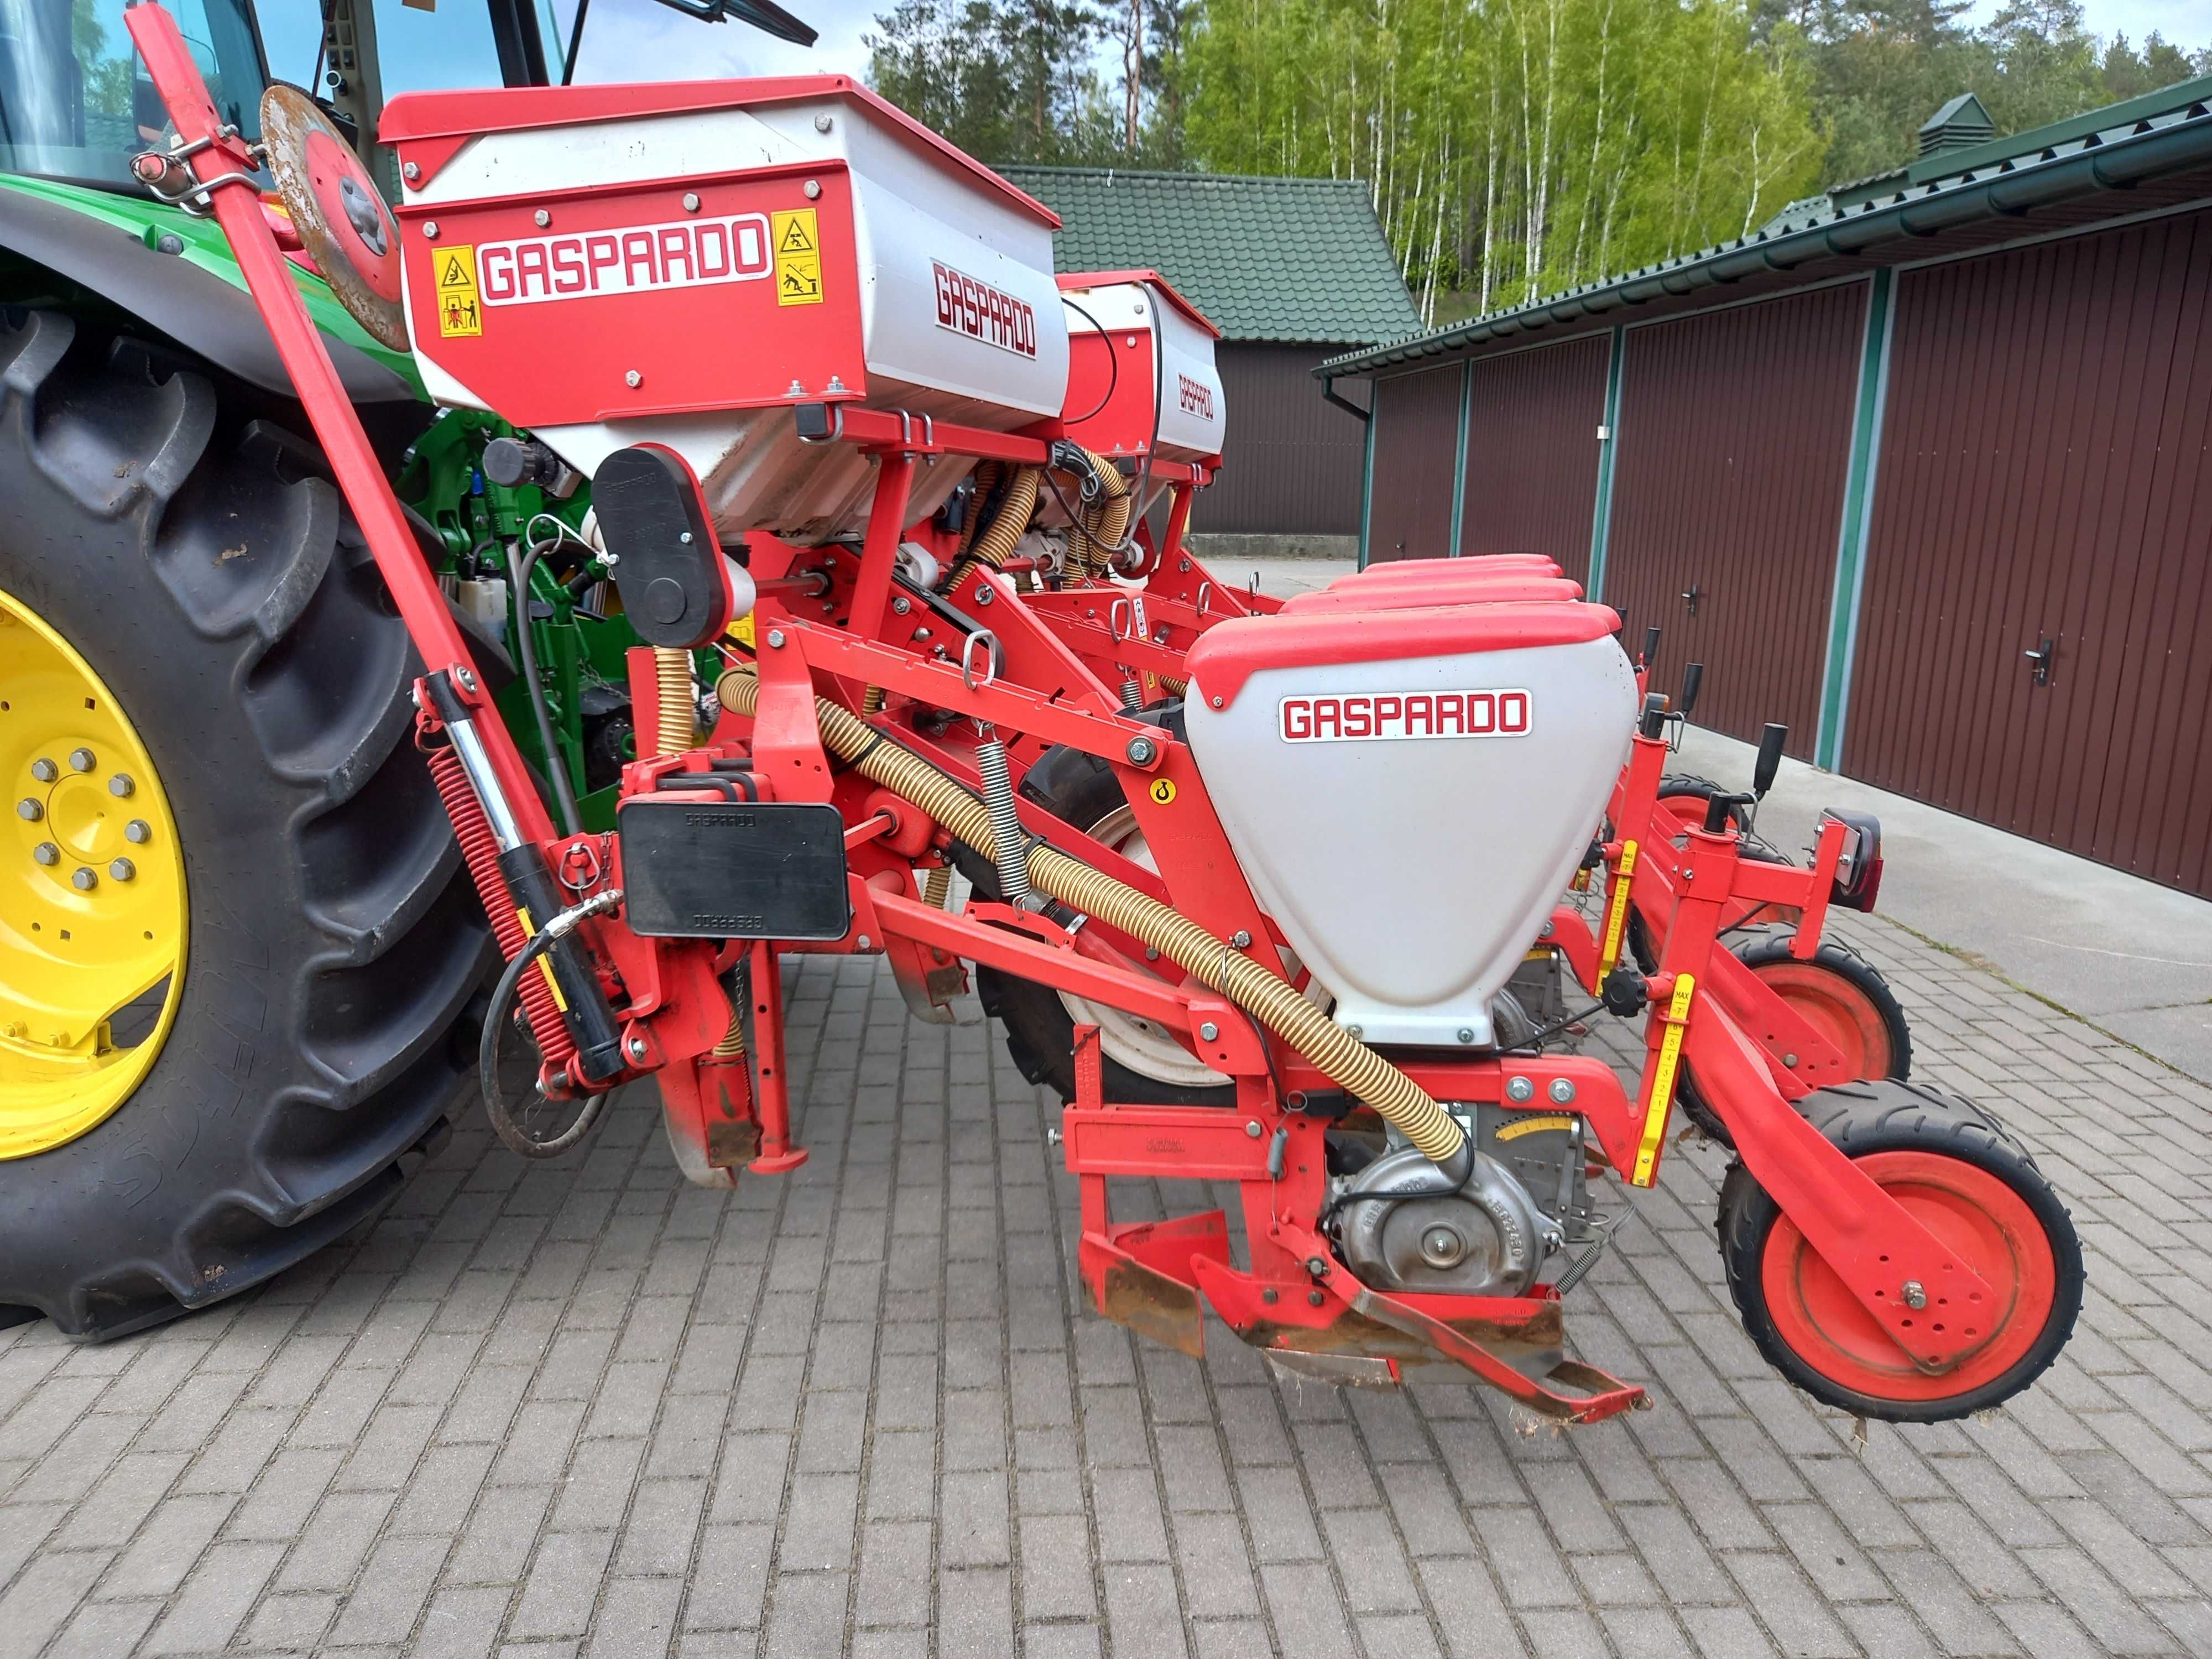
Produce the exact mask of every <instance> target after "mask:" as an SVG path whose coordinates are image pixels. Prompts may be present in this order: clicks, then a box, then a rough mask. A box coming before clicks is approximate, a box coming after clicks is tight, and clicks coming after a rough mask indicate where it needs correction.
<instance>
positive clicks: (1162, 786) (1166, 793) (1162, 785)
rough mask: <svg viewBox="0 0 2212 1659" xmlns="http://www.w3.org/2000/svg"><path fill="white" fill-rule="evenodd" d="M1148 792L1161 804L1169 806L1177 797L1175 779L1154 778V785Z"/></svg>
mask: <svg viewBox="0 0 2212 1659" xmlns="http://www.w3.org/2000/svg"><path fill="white" fill-rule="evenodd" d="M1148 793H1150V794H1151V795H1152V799H1154V800H1156V801H1158V803H1159V804H1160V805H1163V806H1167V805H1172V804H1173V802H1174V800H1175V798H1176V787H1175V780H1174V779H1172V778H1154V779H1153V780H1152V788H1151V790H1150V791H1149V792H1148Z"/></svg>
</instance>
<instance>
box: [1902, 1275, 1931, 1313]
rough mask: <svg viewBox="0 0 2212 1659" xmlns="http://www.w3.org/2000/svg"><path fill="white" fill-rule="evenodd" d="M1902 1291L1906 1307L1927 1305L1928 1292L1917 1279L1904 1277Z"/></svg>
mask: <svg viewBox="0 0 2212 1659" xmlns="http://www.w3.org/2000/svg"><path fill="white" fill-rule="evenodd" d="M1904 1293H1905V1306H1906V1307H1908V1308H1924V1307H1926V1306H1927V1305H1928V1292H1927V1291H1926V1289H1925V1288H1923V1286H1922V1285H1921V1283H1920V1281H1919V1280H1918V1279H1906V1280H1905V1285H1904Z"/></svg>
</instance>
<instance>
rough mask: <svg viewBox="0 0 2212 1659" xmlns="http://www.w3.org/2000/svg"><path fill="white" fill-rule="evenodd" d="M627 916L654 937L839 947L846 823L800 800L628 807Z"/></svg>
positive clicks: (622, 824)
mask: <svg viewBox="0 0 2212 1659" xmlns="http://www.w3.org/2000/svg"><path fill="white" fill-rule="evenodd" d="M615 831H616V834H617V835H618V836H621V838H622V868H623V894H624V897H623V914H624V915H625V917H626V918H627V920H628V921H629V925H630V927H631V928H632V929H633V930H634V931H635V932H637V933H644V934H647V936H649V937H652V938H654V939H842V938H844V937H845V930H846V929H847V927H849V926H850V925H851V922H852V909H851V907H850V905H849V904H848V902H847V898H846V891H845V821H844V819H843V818H842V817H841V816H840V815H839V813H838V811H837V809H836V807H834V806H827V805H809V804H807V803H804V802H796V801H765V802H762V803H760V804H758V805H753V804H750V803H732V804H729V805H721V804H718V803H711V802H705V801H678V800H652V799H641V800H632V801H625V802H624V803H623V806H622V810H621V811H619V812H617V814H616V815H615Z"/></svg>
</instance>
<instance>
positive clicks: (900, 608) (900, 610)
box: [891, 593, 914, 617]
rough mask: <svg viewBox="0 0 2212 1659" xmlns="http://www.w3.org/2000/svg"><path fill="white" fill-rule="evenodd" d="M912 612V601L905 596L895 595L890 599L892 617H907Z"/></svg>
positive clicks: (901, 594)
mask: <svg viewBox="0 0 2212 1659" xmlns="http://www.w3.org/2000/svg"><path fill="white" fill-rule="evenodd" d="M913 610H914V601H913V600H912V599H908V598H907V596H906V595H905V594H903V593H900V594H896V595H895V596H894V597H893V598H892V599H891V611H892V613H893V614H894V615H896V616H901V617H904V616H908V615H909V614H911V613H912V611H913Z"/></svg>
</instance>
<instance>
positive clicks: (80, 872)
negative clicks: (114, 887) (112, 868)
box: [70, 864, 100, 893]
mask: <svg viewBox="0 0 2212 1659" xmlns="http://www.w3.org/2000/svg"><path fill="white" fill-rule="evenodd" d="M99 885H100V878H99V876H97V875H96V874H94V872H92V871H90V870H88V869H87V868H86V867H85V866H83V865H82V864H80V865H79V866H77V867H76V874H75V875H73V876H71V877H70V886H72V887H74V888H76V890H77V891H78V892H80V893H89V892H90V891H91V890H93V889H94V888H95V887H97V886H99Z"/></svg>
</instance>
